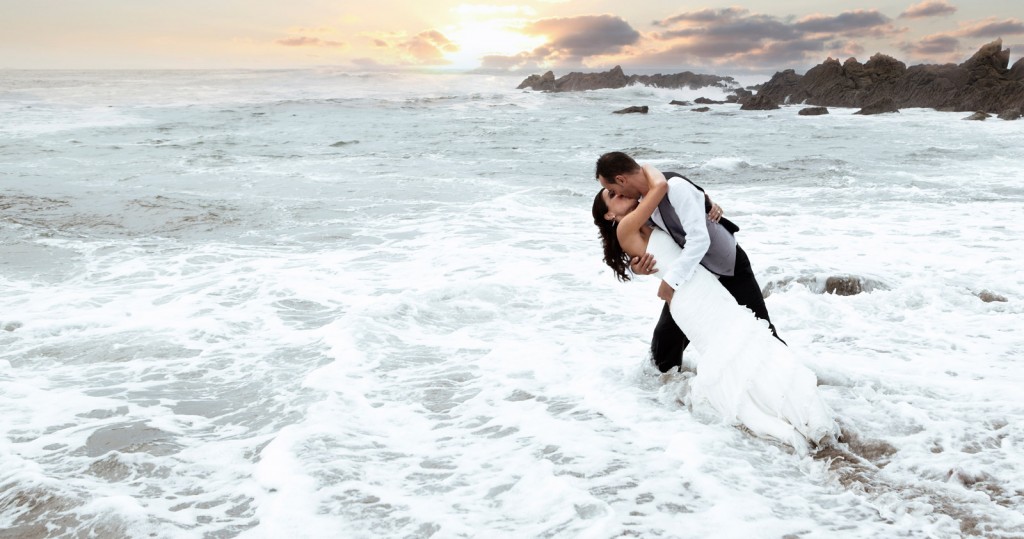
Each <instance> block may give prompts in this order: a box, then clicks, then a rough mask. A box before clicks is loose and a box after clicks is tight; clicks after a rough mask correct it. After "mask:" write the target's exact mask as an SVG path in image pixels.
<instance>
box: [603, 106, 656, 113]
mask: <svg viewBox="0 0 1024 539" xmlns="http://www.w3.org/2000/svg"><path fill="white" fill-rule="evenodd" d="M637 113H639V114H647V105H643V106H641V107H637V106H633V107H626V108H624V109H622V110H617V111H615V112H613V113H612V114H637Z"/></svg>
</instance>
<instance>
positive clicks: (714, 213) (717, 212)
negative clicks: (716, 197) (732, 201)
mask: <svg viewBox="0 0 1024 539" xmlns="http://www.w3.org/2000/svg"><path fill="white" fill-rule="evenodd" d="M709 200H710V199H709ZM721 218H722V207H721V206H719V205H718V204H715V203H714V202H712V203H711V210H710V211H709V212H708V219H710V220H712V221H714V222H716V223H717V222H718V221H719V219H721Z"/></svg>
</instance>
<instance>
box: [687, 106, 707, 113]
mask: <svg viewBox="0 0 1024 539" xmlns="http://www.w3.org/2000/svg"><path fill="white" fill-rule="evenodd" d="M690 110H691V111H693V112H708V111H710V110H711V107H697V108H695V109H690Z"/></svg>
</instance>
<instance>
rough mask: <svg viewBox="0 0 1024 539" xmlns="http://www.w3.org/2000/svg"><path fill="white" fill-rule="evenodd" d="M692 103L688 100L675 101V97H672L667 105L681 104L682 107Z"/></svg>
mask: <svg viewBox="0 0 1024 539" xmlns="http://www.w3.org/2000/svg"><path fill="white" fill-rule="evenodd" d="M692 104H693V103H690V102H689V101H676V100H675V99H673V100H672V101H671V102H669V105H681V106H684V107H689V106H690V105H692Z"/></svg>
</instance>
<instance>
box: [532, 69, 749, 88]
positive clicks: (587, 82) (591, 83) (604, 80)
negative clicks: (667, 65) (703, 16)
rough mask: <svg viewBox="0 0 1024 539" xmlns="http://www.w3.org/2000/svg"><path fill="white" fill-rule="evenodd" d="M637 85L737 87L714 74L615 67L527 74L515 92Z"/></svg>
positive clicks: (729, 80) (732, 81)
mask: <svg viewBox="0 0 1024 539" xmlns="http://www.w3.org/2000/svg"><path fill="white" fill-rule="evenodd" d="M634 83H639V84H644V85H646V86H654V87H657V88H691V89H697V88H704V87H706V86H716V87H719V88H732V87H736V86H738V84H737V82H736V79H734V78H732V77H721V76H718V75H702V74H699V73H693V72H690V71H683V72H682V73H675V74H671V75H662V74H660V73H659V74H657V75H628V76H627V75H626V74H625V73H624V72H623V71H622V67H620V66H615V67H613V68H612V69H610V70H609V71H604V72H601V73H580V72H577V71H574V72H572V73H569V74H568V75H565V76H563V77H559V78H557V79H556V78H555V74H554V73H552V72H551V71H548V72H547V73H544V74H543V75H530V76H529V77H527V78H526V79H525V80H523V82H522V83H520V84H519V86H518V87H517V89H519V90H523V89H532V90H537V91H542V92H579V91H584V90H600V89H605V88H624V87H626V86H629V85H630V84H634Z"/></svg>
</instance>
